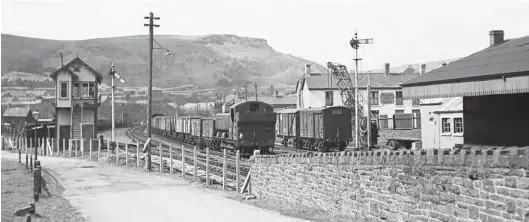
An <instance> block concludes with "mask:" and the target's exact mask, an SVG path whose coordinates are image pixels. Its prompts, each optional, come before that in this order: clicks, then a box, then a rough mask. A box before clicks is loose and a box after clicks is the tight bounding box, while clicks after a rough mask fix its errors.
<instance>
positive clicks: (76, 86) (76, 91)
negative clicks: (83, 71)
mask: <svg viewBox="0 0 529 222" xmlns="http://www.w3.org/2000/svg"><path fill="white" fill-rule="evenodd" d="M79 90H80V87H79V83H78V82H76V83H74V84H73V92H72V94H73V98H75V99H79V97H80V95H79Z"/></svg>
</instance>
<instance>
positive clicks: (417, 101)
mask: <svg viewBox="0 0 529 222" xmlns="http://www.w3.org/2000/svg"><path fill="white" fill-rule="evenodd" d="M411 105H412V106H419V105H421V102H420V100H419V99H412V100H411Z"/></svg>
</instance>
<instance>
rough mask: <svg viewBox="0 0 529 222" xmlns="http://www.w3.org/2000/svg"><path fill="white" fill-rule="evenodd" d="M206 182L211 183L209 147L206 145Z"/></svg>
mask: <svg viewBox="0 0 529 222" xmlns="http://www.w3.org/2000/svg"><path fill="white" fill-rule="evenodd" d="M206 184H207V185H209V147H206Z"/></svg>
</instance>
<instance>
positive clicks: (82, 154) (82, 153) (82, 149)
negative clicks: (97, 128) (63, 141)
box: [80, 138, 84, 158]
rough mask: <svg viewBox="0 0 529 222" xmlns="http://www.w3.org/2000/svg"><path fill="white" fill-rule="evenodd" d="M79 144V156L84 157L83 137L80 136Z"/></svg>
mask: <svg viewBox="0 0 529 222" xmlns="http://www.w3.org/2000/svg"><path fill="white" fill-rule="evenodd" d="M80 143H81V146H80V150H81V158H83V157H84V138H81V141H80Z"/></svg>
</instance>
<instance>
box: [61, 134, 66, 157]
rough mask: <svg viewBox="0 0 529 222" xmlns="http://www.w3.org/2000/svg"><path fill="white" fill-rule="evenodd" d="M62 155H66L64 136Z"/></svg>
mask: <svg viewBox="0 0 529 222" xmlns="http://www.w3.org/2000/svg"><path fill="white" fill-rule="evenodd" d="M62 156H66V138H62Z"/></svg>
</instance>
